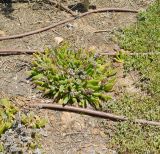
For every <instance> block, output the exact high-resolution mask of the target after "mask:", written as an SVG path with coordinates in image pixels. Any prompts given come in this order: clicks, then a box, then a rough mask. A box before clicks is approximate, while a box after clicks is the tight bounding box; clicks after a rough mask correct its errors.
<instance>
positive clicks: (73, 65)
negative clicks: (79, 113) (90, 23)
mask: <svg viewBox="0 0 160 154" xmlns="http://www.w3.org/2000/svg"><path fill="white" fill-rule="evenodd" d="M34 57H35V60H34V61H33V65H32V70H31V72H30V73H31V77H32V81H33V83H34V84H35V85H36V87H37V88H38V89H39V90H40V91H42V92H43V94H44V95H46V96H49V97H51V98H53V99H54V101H55V102H58V103H60V104H63V105H66V104H75V105H78V106H81V107H87V105H88V104H90V105H92V106H93V107H95V108H96V109H98V108H100V107H101V102H102V101H104V102H106V101H108V100H109V99H111V97H110V96H109V95H107V92H109V91H111V90H112V88H113V86H114V84H115V73H116V72H115V70H114V69H113V68H112V66H111V63H110V62H109V61H108V60H107V59H106V57H104V56H100V55H99V54H96V53H95V52H89V51H85V50H78V51H73V50H71V49H70V48H69V46H68V45H67V44H65V45H62V46H61V47H59V48H57V49H46V50H45V53H44V54H42V53H37V54H35V55H34Z"/></svg>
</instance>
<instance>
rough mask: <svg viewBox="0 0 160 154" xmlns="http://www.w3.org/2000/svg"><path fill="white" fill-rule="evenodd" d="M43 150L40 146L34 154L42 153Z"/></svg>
mask: <svg viewBox="0 0 160 154" xmlns="http://www.w3.org/2000/svg"><path fill="white" fill-rule="evenodd" d="M41 153H42V152H41V150H40V149H39V148H37V149H35V151H34V154H41Z"/></svg>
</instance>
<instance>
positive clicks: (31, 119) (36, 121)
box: [21, 112, 47, 128]
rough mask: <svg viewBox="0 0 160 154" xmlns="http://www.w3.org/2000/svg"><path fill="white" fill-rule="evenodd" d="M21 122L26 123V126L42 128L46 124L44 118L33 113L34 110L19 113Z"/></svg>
mask: <svg viewBox="0 0 160 154" xmlns="http://www.w3.org/2000/svg"><path fill="white" fill-rule="evenodd" d="M21 121H22V124H24V125H26V126H27V127H31V128H42V127H44V126H45V125H46V123H47V121H46V119H43V118H40V117H39V116H37V115H35V114H34V112H29V113H28V114H24V113H23V114H22V115H21Z"/></svg>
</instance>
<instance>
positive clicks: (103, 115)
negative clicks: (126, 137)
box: [30, 103, 160, 126]
mask: <svg viewBox="0 0 160 154" xmlns="http://www.w3.org/2000/svg"><path fill="white" fill-rule="evenodd" d="M30 106H31V107H38V108H41V109H52V110H62V111H69V112H75V113H84V114H87V115H91V116H96V117H101V118H105V119H110V120H113V121H129V120H130V119H129V118H127V117H124V116H118V115H114V114H111V113H106V112H100V111H95V110H89V109H84V108H78V107H73V106H62V105H58V104H46V103H42V104H41V103H39V104H38V103H37V104H31V105H30ZM133 122H135V123H138V124H143V125H154V126H160V122H156V121H148V120H144V119H135V120H134V121H133Z"/></svg>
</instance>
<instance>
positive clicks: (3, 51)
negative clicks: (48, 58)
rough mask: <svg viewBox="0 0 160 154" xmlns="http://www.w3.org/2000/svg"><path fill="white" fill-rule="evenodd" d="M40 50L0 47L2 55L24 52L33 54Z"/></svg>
mask: <svg viewBox="0 0 160 154" xmlns="http://www.w3.org/2000/svg"><path fill="white" fill-rule="evenodd" d="M37 51H39V50H27V49H25V50H24V49H22V50H21V49H0V55H2V56H3V55H20V54H21V55H22V54H33V53H35V52H37Z"/></svg>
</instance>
